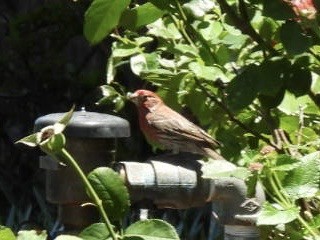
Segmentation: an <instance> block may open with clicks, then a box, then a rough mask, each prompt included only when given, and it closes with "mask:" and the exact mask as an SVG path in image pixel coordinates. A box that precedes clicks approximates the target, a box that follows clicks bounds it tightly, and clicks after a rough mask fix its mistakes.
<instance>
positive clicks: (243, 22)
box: [217, 0, 278, 55]
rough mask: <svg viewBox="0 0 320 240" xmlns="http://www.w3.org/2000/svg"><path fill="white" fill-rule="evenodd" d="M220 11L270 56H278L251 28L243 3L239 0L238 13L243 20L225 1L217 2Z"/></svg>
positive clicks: (218, 0) (219, 0)
mask: <svg viewBox="0 0 320 240" xmlns="http://www.w3.org/2000/svg"><path fill="white" fill-rule="evenodd" d="M217 2H218V3H219V5H220V7H221V9H222V11H224V12H225V13H227V14H228V16H229V17H230V18H231V20H232V22H233V24H234V26H236V27H237V28H238V29H240V30H241V32H242V33H244V34H247V35H248V36H250V37H251V39H252V40H253V41H255V42H256V43H258V44H259V45H261V46H262V47H263V48H265V49H266V50H268V51H269V52H270V53H271V54H272V55H278V53H277V51H276V50H275V49H274V48H273V47H272V46H271V45H269V44H267V43H266V42H265V41H264V40H263V39H262V37H261V36H260V35H259V34H258V33H257V32H256V30H255V29H254V28H253V27H252V25H251V23H250V21H249V19H247V18H248V15H247V12H246V10H245V3H244V2H243V1H242V0H240V12H241V14H242V15H243V17H244V19H243V18H240V17H239V16H238V15H237V14H236V13H235V12H234V11H233V9H232V8H231V7H230V5H229V4H228V3H227V2H226V0H217Z"/></svg>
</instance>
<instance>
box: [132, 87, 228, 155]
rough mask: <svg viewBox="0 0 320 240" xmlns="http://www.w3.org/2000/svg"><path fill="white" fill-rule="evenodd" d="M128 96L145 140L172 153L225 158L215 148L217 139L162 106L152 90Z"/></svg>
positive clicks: (141, 90)
mask: <svg viewBox="0 0 320 240" xmlns="http://www.w3.org/2000/svg"><path fill="white" fill-rule="evenodd" d="M128 98H129V100H131V101H132V102H133V103H134V104H135V105H136V106H137V109H138V114H139V125H140V128H141V131H142V132H143V133H144V135H145V137H146V138H147V140H148V142H150V143H152V144H154V145H156V146H161V147H164V148H165V149H170V150H173V151H174V152H191V153H195V154H200V155H203V156H206V157H209V158H212V159H224V158H223V157H222V156H221V155H220V154H218V153H217V152H216V151H215V149H216V148H218V147H219V146H220V143H219V142H218V141H216V140H215V139H213V138H212V137H211V136H210V135H209V134H208V133H206V132H205V131H204V130H203V129H201V128H200V127H198V126H197V125H195V124H194V123H192V122H190V121H189V120H187V119H186V118H185V117H183V116H182V115H180V114H179V113H177V112H175V111H174V110H172V109H171V108H169V107H168V106H167V105H165V103H164V102H163V101H162V99H161V98H160V97H159V96H158V95H157V94H155V93H154V92H152V91H149V90H143V89H140V90H137V91H135V92H134V93H132V94H128Z"/></svg>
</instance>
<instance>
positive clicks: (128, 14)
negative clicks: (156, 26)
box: [119, 2, 164, 30]
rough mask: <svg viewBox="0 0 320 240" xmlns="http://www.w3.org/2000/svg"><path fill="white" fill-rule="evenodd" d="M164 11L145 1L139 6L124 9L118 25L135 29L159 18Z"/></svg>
mask: <svg viewBox="0 0 320 240" xmlns="http://www.w3.org/2000/svg"><path fill="white" fill-rule="evenodd" d="M163 14H164V11H162V10H161V9H159V8H157V7H156V6H155V5H154V4H152V3H150V2H147V3H145V4H142V5H141V6H138V7H135V8H132V9H128V10H125V11H124V12H123V14H122V16H121V19H120V23H119V25H120V26H123V27H125V28H127V29H130V30H135V29H138V28H140V27H143V26H145V25H148V24H150V23H153V22H154V21H156V20H157V19H159V18H161V17H162V15H163Z"/></svg>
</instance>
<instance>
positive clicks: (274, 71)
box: [256, 58, 290, 97]
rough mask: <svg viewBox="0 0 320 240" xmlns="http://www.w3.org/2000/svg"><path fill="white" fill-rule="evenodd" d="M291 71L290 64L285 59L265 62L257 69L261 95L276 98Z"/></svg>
mask: <svg viewBox="0 0 320 240" xmlns="http://www.w3.org/2000/svg"><path fill="white" fill-rule="evenodd" d="M289 71H290V62H289V61H288V60H287V59H285V58H280V59H271V60H267V61H264V62H263V63H262V64H261V65H260V66H259V67H258V68H257V74H256V77H257V79H256V81H257V82H258V89H259V93H260V94H262V95H265V96H271V97H272V96H276V95H277V94H278V93H279V91H280V90H281V89H282V87H283V85H284V82H285V79H286V76H287V74H288V73H289Z"/></svg>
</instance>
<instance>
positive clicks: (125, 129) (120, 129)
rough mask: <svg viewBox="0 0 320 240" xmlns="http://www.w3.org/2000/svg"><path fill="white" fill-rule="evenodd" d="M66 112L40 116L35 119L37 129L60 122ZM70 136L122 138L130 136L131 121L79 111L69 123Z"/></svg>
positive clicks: (67, 133)
mask: <svg viewBox="0 0 320 240" xmlns="http://www.w3.org/2000/svg"><path fill="white" fill-rule="evenodd" d="M64 114H65V113H52V114H48V115H45V116H42V117H39V118H38V119H37V120H36V121H35V124H34V126H35V131H39V130H41V129H42V128H44V127H46V126H49V125H53V124H54V123H56V122H58V121H59V120H60V119H61V118H62V116H63V115H64ZM64 133H65V135H66V136H69V137H85V138H121V137H129V136H130V126H129V122H128V121H127V120H125V119H123V118H121V117H117V116H113V115H110V114H104V113H96V112H86V111H78V112H74V113H73V116H72V118H71V120H70V122H69V124H68V125H67V127H66V129H65V131H64Z"/></svg>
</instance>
